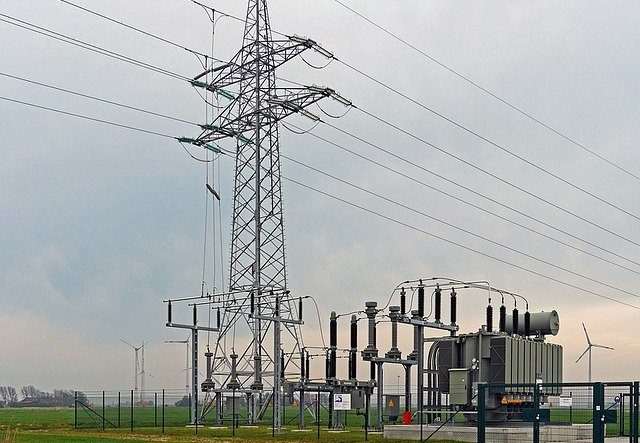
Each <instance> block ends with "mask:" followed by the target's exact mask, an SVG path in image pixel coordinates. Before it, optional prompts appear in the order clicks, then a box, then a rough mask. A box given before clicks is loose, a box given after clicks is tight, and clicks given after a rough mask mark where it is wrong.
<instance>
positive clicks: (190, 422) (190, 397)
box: [189, 393, 191, 423]
mask: <svg viewBox="0 0 640 443" xmlns="http://www.w3.org/2000/svg"><path fill="white" fill-rule="evenodd" d="M189 423H191V393H189Z"/></svg>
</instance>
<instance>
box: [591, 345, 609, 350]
mask: <svg viewBox="0 0 640 443" xmlns="http://www.w3.org/2000/svg"><path fill="white" fill-rule="evenodd" d="M591 346H593V347H594V348H602V349H611V350H612V351H615V349H613V348H612V347H609V346H603V345H596V344H594V345H591Z"/></svg>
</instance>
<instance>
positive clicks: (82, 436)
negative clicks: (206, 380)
mask: <svg viewBox="0 0 640 443" xmlns="http://www.w3.org/2000/svg"><path fill="white" fill-rule="evenodd" d="M101 409H102V408H101V407H100V408H98V409H97V410H96V412H99V413H101ZM130 411H131V410H130V409H129V408H126V407H123V408H122V409H121V410H120V427H119V428H118V427H116V426H113V425H110V424H109V422H111V423H112V424H114V425H117V423H118V409H117V408H105V412H106V414H105V415H106V420H107V421H105V430H104V431H102V429H101V427H102V421H101V418H100V417H99V416H96V415H95V414H93V413H91V412H89V411H85V410H83V409H82V408H79V409H78V429H74V409H73V408H15V409H13V408H6V409H0V441H16V442H52V443H54V442H78V443H80V442H118V441H120V442H182V441H184V442H190V441H217V442H247V443H250V442H260V441H270V440H273V441H282V442H292V443H293V442H312V441H318V440H317V434H316V427H315V426H314V424H313V423H312V422H311V418H310V417H308V418H307V426H308V428H307V430H306V431H304V432H300V431H298V430H297V423H298V421H297V419H296V418H295V416H296V414H297V408H294V407H289V408H286V414H285V421H284V423H286V424H285V425H284V426H283V427H284V430H283V432H282V434H281V435H279V436H276V437H275V438H274V437H272V434H271V429H270V428H269V425H268V423H269V422H270V420H271V416H270V415H268V414H267V416H266V417H265V424H262V425H261V426H260V427H258V428H255V427H246V426H243V424H242V422H240V427H239V428H237V429H236V432H235V434H236V435H235V437H234V436H233V430H232V429H231V424H230V423H228V422H227V423H225V426H223V427H220V428H216V427H215V426H212V425H204V426H200V427H199V429H198V436H196V435H195V429H193V428H191V427H187V426H186V424H187V422H188V416H189V408H186V407H166V408H165V411H164V412H165V432H164V433H162V428H161V424H162V408H161V407H158V409H157V410H156V409H155V408H153V407H147V408H141V407H136V408H134V431H133V432H132V431H131V428H130V426H131V421H130V417H131V413H130ZM156 414H157V415H156ZM625 415H626V416H625V428H626V429H627V430H628V429H629V428H628V427H629V421H628V414H625ZM372 417H375V411H372ZM570 418H571V421H572V422H573V423H589V422H590V419H591V411H590V410H574V411H572V414H571V417H570V416H569V411H568V410H567V409H554V410H552V411H551V421H552V422H553V423H568V422H569V421H570ZM327 419H328V415H327V412H326V411H323V413H322V414H321V422H322V427H321V440H322V441H323V442H336V443H338V442H339V443H355V442H363V441H365V436H364V431H363V429H362V428H363V423H364V417H362V416H358V415H356V414H353V413H350V414H349V415H348V420H347V426H348V427H347V432H332V431H328V430H327V428H326V424H327ZM156 423H157V426H154V425H155V424H156ZM617 435H619V425H618V424H608V425H607V436H617ZM369 441H371V442H382V441H383V439H382V436H381V435H380V434H378V433H370V434H369ZM398 443H406V442H398Z"/></svg>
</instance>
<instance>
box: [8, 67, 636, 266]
mask: <svg viewBox="0 0 640 443" xmlns="http://www.w3.org/2000/svg"><path fill="white" fill-rule="evenodd" d="M0 75H2V76H5V77H8V78H12V79H15V80H20V81H24V82H28V83H31V84H35V85H38V86H42V87H45V88H50V89H53V90H56V91H60V92H64V93H68V94H72V95H75V96H79V97H83V98H88V99H91V100H96V101H100V102H103V103H107V104H111V105H114V106H119V107H123V108H126V109H131V110H134V111H138V112H143V113H146V114H150V115H154V116H158V117H163V118H167V119H170V120H174V121H178V122H182V123H187V124H190V125H194V126H199V125H198V124H197V123H195V122H191V121H188V120H184V119H181V118H177V117H172V116H168V115H165V114H160V113H157V112H154V111H149V110H147V109H143V108H138V107H134V106H130V105H127V104H123V103H119V102H115V101H112V100H107V99H103V98H99V97H95V96H91V95H87V94H83V93H79V92H76V91H72V90H69V89H65V88H60V87H57V86H53V85H50V84H46V83H42V82H38V81H35V80H30V79H27V78H24V77H19V76H15V75H11V74H7V73H3V72H0ZM318 123H319V122H318ZM292 126H294V127H296V128H297V126H295V125H292ZM289 130H291V129H289ZM291 131H293V130H291ZM293 132H295V131H293ZM297 133H298V134H303V133H309V131H305V132H297ZM311 135H313V136H314V137H316V138H319V139H320V140H323V141H325V142H327V143H330V144H332V145H334V146H338V145H336V144H335V143H333V142H331V141H329V140H326V139H324V138H323V137H320V136H318V135H316V134H311ZM182 146H183V148H184V149H185V151H186V152H187V153H188V154H189V155H190V156H191V157H192V158H193V159H195V160H198V161H203V160H202V159H200V158H197V157H195V156H193V155H192V154H191V152H189V151H188V149H187V148H186V147H185V146H184V145H182ZM338 147H339V148H340V149H342V150H345V151H346V152H349V153H351V154H352V155H355V156H357V157H360V158H362V159H365V160H367V161H369V162H371V163H374V164H376V165H378V166H380V167H382V168H384V169H386V170H388V171H391V172H394V173H395V174H398V175H400V176H402V177H404V178H407V179H409V180H412V181H414V182H416V183H419V184H421V185H422V186H425V187H427V188H429V189H431V190H434V191H436V192H439V193H441V194H443V195H446V196H447V197H450V198H453V199H455V200H457V201H460V202H462V203H465V204H467V205H469V206H472V207H473V208H475V209H478V210H480V211H483V212H485V213H488V214H490V215H493V216H494V217H497V218H499V219H501V220H504V221H506V222H509V223H511V224H514V225H516V226H518V227H520V228H523V229H526V230H528V231H530V232H533V233H535V234H538V235H540V236H542V237H544V238H547V239H549V240H552V241H555V242H556V243H559V244H561V245H563V246H567V247H569V248H572V249H574V250H576V251H579V252H582V253H585V254H587V255H589V256H591V257H594V258H597V259H599V260H602V261H605V262H607V263H609V264H612V265H614V266H617V267H619V268H622V269H625V270H627V271H630V272H633V273H636V274H639V275H640V272H639V271H637V270H634V269H631V268H628V267H626V266H622V265H620V264H618V263H616V262H613V261H611V260H608V259H606V258H604V257H601V256H598V255H595V254H592V253H590V252H589V251H586V250H584V249H580V248H577V247H575V246H573V245H571V244H569V243H566V242H563V241H562V240H559V239H556V238H554V237H551V236H548V235H546V234H544V233H542V232H540V231H537V230H535V229H532V228H529V227H527V226H525V225H522V224H520V223H518V222H515V221H513V220H511V219H508V218H507V217H503V216H501V215H500V214H497V213H494V212H492V211H489V210H487V209H485V208H482V207H481V206H478V205H475V204H474V203H471V202H469V201H466V200H464V199H461V198H459V197H457V196H455V195H453V194H450V193H448V192H446V191H442V190H440V189H438V188H435V187H433V186H431V185H429V184H427V183H425V182H423V181H421V180H418V179H416V178H414V177H411V176H409V175H407V174H404V173H402V172H400V171H397V170H395V169H393V168H390V167H388V166H386V165H383V164H381V163H379V162H376V161H374V160H371V159H369V158H368V157H365V156H362V155H360V154H358V153H356V152H354V151H352V150H349V149H348V148H344V147H342V146H338ZM396 157H397V156H396ZM204 161H206V160H204ZM292 161H293V160H292Z"/></svg>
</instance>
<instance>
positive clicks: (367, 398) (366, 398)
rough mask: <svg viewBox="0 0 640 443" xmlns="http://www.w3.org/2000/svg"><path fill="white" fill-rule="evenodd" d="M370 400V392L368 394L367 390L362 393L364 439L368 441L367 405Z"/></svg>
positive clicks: (368, 405)
mask: <svg viewBox="0 0 640 443" xmlns="http://www.w3.org/2000/svg"><path fill="white" fill-rule="evenodd" d="M370 400H371V394H369V391H367V393H366V394H364V401H365V403H364V440H365V441H368V440H369V407H370V406H371V405H370V404H369V402H370Z"/></svg>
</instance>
